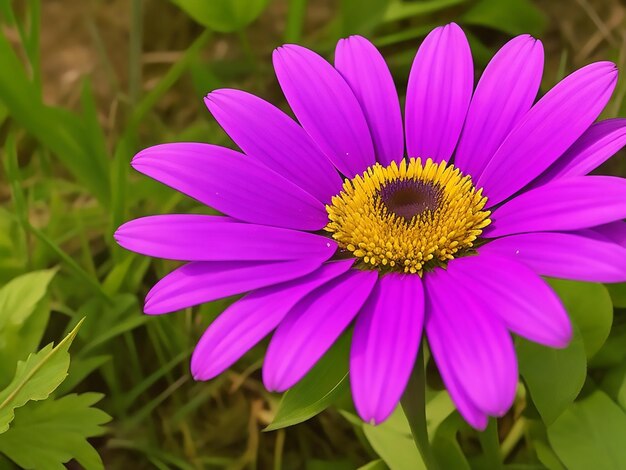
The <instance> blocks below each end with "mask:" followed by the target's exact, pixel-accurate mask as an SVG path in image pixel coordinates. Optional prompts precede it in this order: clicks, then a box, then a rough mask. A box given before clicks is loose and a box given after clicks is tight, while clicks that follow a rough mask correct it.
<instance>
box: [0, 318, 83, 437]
mask: <svg viewBox="0 0 626 470" xmlns="http://www.w3.org/2000/svg"><path fill="white" fill-rule="evenodd" d="M81 323H82V320H81ZM81 323H79V324H78V325H76V327H75V328H74V329H73V330H72V331H71V332H70V333H69V334H68V335H67V336H66V337H65V338H64V339H63V341H61V342H60V343H59V344H58V345H57V346H56V347H54V348H53V347H52V343H50V344H49V345H47V346H46V347H44V348H43V349H42V350H41V351H39V352H37V353H34V354H31V355H30V356H28V359H26V361H20V362H18V364H17V370H16V372H15V377H14V378H13V380H12V381H11V383H10V384H9V386H8V387H7V388H5V389H4V390H3V391H2V392H0V433H3V432H6V431H7V429H9V424H10V423H11V421H13V418H14V413H15V409H16V408H19V407H20V406H24V405H25V404H26V403H27V402H29V401H31V400H45V399H46V398H48V396H49V395H50V394H51V393H52V392H53V391H54V389H56V388H57V387H58V386H59V384H60V383H61V382H63V380H64V379H65V377H66V376H67V369H68V368H69V365H70V355H69V353H68V349H69V347H70V345H71V344H72V341H73V339H74V337H75V336H76V333H77V332H78V329H79V328H80V325H81Z"/></svg>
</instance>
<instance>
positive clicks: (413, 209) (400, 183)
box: [379, 179, 440, 222]
mask: <svg viewBox="0 0 626 470" xmlns="http://www.w3.org/2000/svg"><path fill="white" fill-rule="evenodd" d="M379 195H380V199H381V201H382V202H383V204H385V207H387V210H388V211H390V212H393V213H394V214H396V215H397V216H398V217H402V218H404V220H406V221H407V222H408V221H410V220H411V219H412V218H413V217H415V216H416V215H419V214H422V213H424V212H427V211H434V210H435V209H437V206H438V205H439V199H440V189H439V186H438V185H435V184H432V183H430V182H424V181H415V180H409V179H405V180H396V181H390V182H389V183H387V184H386V185H385V186H383V187H382V188H381V189H380V192H379Z"/></svg>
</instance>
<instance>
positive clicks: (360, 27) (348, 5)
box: [340, 0, 389, 36]
mask: <svg viewBox="0 0 626 470" xmlns="http://www.w3.org/2000/svg"><path fill="white" fill-rule="evenodd" d="M388 6H389V0H370V1H369V2H367V7H366V8H363V2H362V1H361V0H341V3H340V11H341V34H342V35H343V36H349V35H351V34H368V33H370V32H371V31H372V30H373V29H374V28H376V26H378V25H379V24H380V23H381V21H382V18H383V15H384V13H385V11H386V10H387V7H388Z"/></svg>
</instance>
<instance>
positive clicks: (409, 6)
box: [362, 0, 467, 22]
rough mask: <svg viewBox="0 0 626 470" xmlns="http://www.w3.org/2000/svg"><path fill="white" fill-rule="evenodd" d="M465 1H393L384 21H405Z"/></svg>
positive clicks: (464, 0)
mask: <svg viewBox="0 0 626 470" xmlns="http://www.w3.org/2000/svg"><path fill="white" fill-rule="evenodd" d="M466 1H467V0H425V1H419V2H404V1H401V0H395V1H393V2H392V3H391V4H390V5H389V8H387V11H386V12H385V17H384V21H385V22H389V21H397V20H406V19H408V18H412V17H415V16H420V15H425V14H427V13H434V12H436V11H439V10H443V9H445V8H448V7H451V6H454V5H458V4H459V3H464V2H466ZM362 9H363V8H362Z"/></svg>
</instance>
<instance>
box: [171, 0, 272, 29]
mask: <svg viewBox="0 0 626 470" xmlns="http://www.w3.org/2000/svg"><path fill="white" fill-rule="evenodd" d="M172 1H173V2H174V3H175V4H176V5H178V6H179V7H180V8H181V9H182V10H184V11H185V13H187V14H188V15H189V16H190V17H192V18H193V19H194V20H196V21H197V22H198V23H200V24H202V25H204V26H206V27H207V28H210V29H212V30H214V31H218V32H220V33H232V32H233V31H239V30H242V29H243V28H245V27H246V26H248V25H249V24H250V23H252V22H253V21H254V20H256V19H257V17H258V16H259V15H260V14H261V13H262V12H263V10H265V7H267V4H268V2H269V0H211V1H207V0H172Z"/></svg>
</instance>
